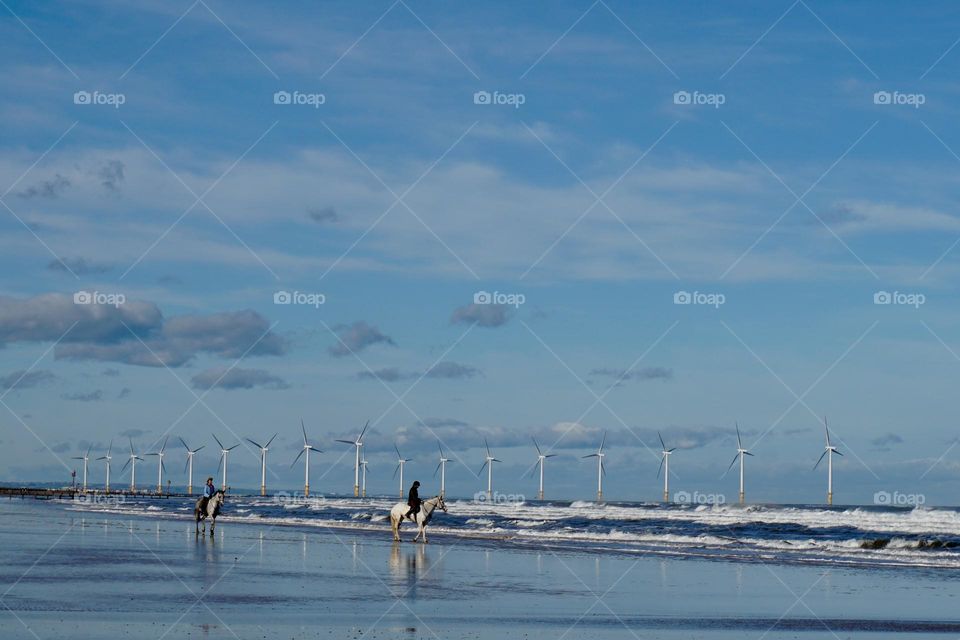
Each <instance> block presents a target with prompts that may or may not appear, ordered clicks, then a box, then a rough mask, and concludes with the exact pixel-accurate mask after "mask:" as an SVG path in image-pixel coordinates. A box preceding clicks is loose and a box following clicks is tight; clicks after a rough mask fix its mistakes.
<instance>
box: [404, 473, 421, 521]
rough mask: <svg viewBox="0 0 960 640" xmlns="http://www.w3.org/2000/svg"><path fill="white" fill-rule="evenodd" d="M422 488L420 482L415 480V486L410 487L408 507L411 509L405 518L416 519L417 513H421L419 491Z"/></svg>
mask: <svg viewBox="0 0 960 640" xmlns="http://www.w3.org/2000/svg"><path fill="white" fill-rule="evenodd" d="M419 487H420V481H419V480H415V481H414V483H413V486H412V487H410V494H409V495H408V496H407V505H408V506H409V507H410V509H409V511H407V515H405V516H404V517H405V518H416V517H417V512H418V511H420V503H421V502H422V500H420V492H419V491H418V490H417V489H418V488H419Z"/></svg>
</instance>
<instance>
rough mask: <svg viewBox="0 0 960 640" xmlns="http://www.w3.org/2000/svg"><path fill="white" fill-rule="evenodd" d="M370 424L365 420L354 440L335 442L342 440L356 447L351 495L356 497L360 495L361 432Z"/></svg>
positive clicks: (365, 430) (364, 431)
mask: <svg viewBox="0 0 960 640" xmlns="http://www.w3.org/2000/svg"><path fill="white" fill-rule="evenodd" d="M369 426H370V421H369V420H367V424H365V425H363V430H362V431H361V432H360V435H358V436H357V439H356V440H337V442H342V443H344V444H352V445H353V446H355V447H356V448H357V457H356V460H355V461H354V463H353V497H354V498H356V497H357V496H359V495H360V449H361V448H362V447H363V434H364V433H366V432H367V427H369Z"/></svg>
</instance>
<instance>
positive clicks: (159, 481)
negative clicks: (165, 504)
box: [146, 436, 170, 493]
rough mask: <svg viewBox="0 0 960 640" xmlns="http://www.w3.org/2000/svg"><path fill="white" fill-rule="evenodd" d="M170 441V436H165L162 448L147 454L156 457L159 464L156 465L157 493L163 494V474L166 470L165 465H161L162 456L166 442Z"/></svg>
mask: <svg viewBox="0 0 960 640" xmlns="http://www.w3.org/2000/svg"><path fill="white" fill-rule="evenodd" d="M169 439H170V436H167V437H166V438H164V439H163V446H162V447H160V451H157V452H154V453H148V454H146V455H148V456H157V458H158V459H159V463H158V464H157V493H162V492H163V472H164V471H166V470H167V465H165V464H163V454H164V451H166V449H167V440H169Z"/></svg>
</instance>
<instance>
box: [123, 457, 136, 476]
mask: <svg viewBox="0 0 960 640" xmlns="http://www.w3.org/2000/svg"><path fill="white" fill-rule="evenodd" d="M131 460H133V458H127V463H126V464H125V465H123V466H122V467H121V468H120V473H123V470H124V469H126V468H127V467H129V466H130V461H131Z"/></svg>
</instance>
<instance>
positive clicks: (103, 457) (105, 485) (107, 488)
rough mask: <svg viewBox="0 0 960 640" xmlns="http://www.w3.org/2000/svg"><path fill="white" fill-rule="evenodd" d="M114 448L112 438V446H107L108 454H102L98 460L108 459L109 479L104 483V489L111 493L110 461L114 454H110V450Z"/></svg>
mask: <svg viewBox="0 0 960 640" xmlns="http://www.w3.org/2000/svg"><path fill="white" fill-rule="evenodd" d="M112 450H113V440H112V439H111V440H110V446H108V447H107V455H105V456H100V457H99V458H97V460H106V461H107V481H106V483H104V485H103V490H104V491H106V492H107V493H110V461H111V460H113V456H111V455H110V452H111V451H112Z"/></svg>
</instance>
